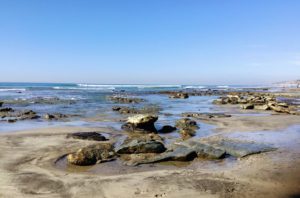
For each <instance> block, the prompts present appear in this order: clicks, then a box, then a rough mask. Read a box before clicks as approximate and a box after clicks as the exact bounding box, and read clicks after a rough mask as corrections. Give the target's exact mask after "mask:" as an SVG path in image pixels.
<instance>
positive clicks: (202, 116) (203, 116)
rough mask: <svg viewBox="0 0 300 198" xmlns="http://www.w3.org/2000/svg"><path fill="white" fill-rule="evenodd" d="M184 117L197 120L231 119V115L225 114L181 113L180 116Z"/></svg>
mask: <svg viewBox="0 0 300 198" xmlns="http://www.w3.org/2000/svg"><path fill="white" fill-rule="evenodd" d="M181 115H182V116H184V117H193V118H197V119H204V120H206V119H211V118H228V117H231V115H228V114H225V113H193V112H188V113H183V114H181Z"/></svg>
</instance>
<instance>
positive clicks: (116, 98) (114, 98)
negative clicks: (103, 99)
mask: <svg viewBox="0 0 300 198" xmlns="http://www.w3.org/2000/svg"><path fill="white" fill-rule="evenodd" d="M108 99H109V100H111V101H113V102H116V103H140V102H145V100H144V99H141V98H131V97H123V96H110V97H108Z"/></svg>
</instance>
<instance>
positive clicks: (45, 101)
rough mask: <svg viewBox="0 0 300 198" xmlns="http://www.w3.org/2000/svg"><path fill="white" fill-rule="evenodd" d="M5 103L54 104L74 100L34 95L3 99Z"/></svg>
mask: <svg viewBox="0 0 300 198" xmlns="http://www.w3.org/2000/svg"><path fill="white" fill-rule="evenodd" d="M4 102H5V103H7V104H19V105H28V104H47V105H55V104H68V105H70V104H74V103H75V101H74V100H68V99H60V98H57V97H52V98H43V97H35V98H29V99H16V100H5V101H4Z"/></svg>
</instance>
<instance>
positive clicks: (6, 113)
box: [0, 107, 40, 123]
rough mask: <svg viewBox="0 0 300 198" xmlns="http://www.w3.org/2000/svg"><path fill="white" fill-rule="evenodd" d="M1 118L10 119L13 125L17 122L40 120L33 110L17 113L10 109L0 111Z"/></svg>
mask: <svg viewBox="0 0 300 198" xmlns="http://www.w3.org/2000/svg"><path fill="white" fill-rule="evenodd" d="M0 117H1V118H8V119H7V121H8V122H11V123H12V122H15V121H17V120H30V119H38V118H40V116H38V115H37V114H36V112H34V111H32V110H23V111H16V110H14V109H12V108H9V107H6V108H1V109H0Z"/></svg>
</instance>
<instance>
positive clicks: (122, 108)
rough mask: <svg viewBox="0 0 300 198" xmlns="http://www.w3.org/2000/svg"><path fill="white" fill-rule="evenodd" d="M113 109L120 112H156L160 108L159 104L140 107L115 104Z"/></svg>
mask: <svg viewBox="0 0 300 198" xmlns="http://www.w3.org/2000/svg"><path fill="white" fill-rule="evenodd" d="M112 110H113V111H116V112H119V113H120V114H156V113H158V112H159V110H160V109H159V107H157V106H146V107H143V108H140V109H137V108H134V107H125V106H114V107H113V108H112Z"/></svg>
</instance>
